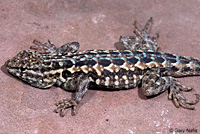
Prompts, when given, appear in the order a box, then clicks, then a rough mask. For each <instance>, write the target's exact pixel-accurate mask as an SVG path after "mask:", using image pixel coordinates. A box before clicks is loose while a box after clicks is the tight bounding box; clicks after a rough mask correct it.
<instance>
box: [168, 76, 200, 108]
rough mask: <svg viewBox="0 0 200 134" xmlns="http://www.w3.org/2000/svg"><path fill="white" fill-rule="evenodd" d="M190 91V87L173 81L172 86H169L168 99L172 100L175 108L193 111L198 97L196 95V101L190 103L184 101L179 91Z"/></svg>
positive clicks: (199, 96) (186, 100)
mask: <svg viewBox="0 0 200 134" xmlns="http://www.w3.org/2000/svg"><path fill="white" fill-rule="evenodd" d="M190 90H192V88H191V87H187V86H183V85H182V84H180V83H179V82H178V81H177V80H175V79H173V82H172V85H171V86H170V93H169V99H170V100H172V101H173V102H174V104H175V106H176V107H177V108H179V107H180V106H181V107H183V108H186V109H191V110H193V109H195V107H194V106H193V105H194V104H196V103H198V102H199V98H200V95H199V94H195V95H196V99H195V100H193V101H190V100H188V99H186V98H185V97H184V96H183V95H182V94H181V92H180V91H190Z"/></svg>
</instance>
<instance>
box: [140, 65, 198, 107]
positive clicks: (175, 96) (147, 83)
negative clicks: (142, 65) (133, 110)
mask: <svg viewBox="0 0 200 134" xmlns="http://www.w3.org/2000/svg"><path fill="white" fill-rule="evenodd" d="M168 89H169V96H168V98H169V100H172V101H173V103H174V104H175V106H176V107H177V108H178V107H180V106H181V107H183V108H186V109H194V108H195V107H194V106H193V105H194V104H196V103H198V102H199V98H200V95H198V94H195V95H196V99H195V100H194V101H190V100H188V99H186V98H185V97H184V96H183V95H182V94H181V91H190V90H192V88H191V87H187V86H184V85H182V84H180V83H179V82H178V81H177V80H176V79H175V78H173V77H171V76H162V72H160V69H156V68H155V69H151V70H149V71H147V72H146V73H145V74H144V76H143V78H142V90H143V93H144V95H146V96H153V95H157V94H160V93H162V92H164V91H166V90H168Z"/></svg>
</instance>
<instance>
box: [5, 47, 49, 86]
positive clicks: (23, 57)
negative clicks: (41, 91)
mask: <svg viewBox="0 0 200 134" xmlns="http://www.w3.org/2000/svg"><path fill="white" fill-rule="evenodd" d="M42 63H43V57H42V54H40V53H36V52H32V51H30V50H23V51H21V52H19V53H18V54H17V55H16V56H15V57H13V58H12V59H9V60H8V61H6V63H5V67H6V69H7V70H8V72H9V73H10V74H12V75H14V76H15V77H18V78H20V79H22V80H23V81H25V82H27V83H29V84H31V85H32V86H35V87H39V88H47V87H50V86H51V85H52V82H47V81H48V80H46V81H45V80H44V74H43V73H42Z"/></svg>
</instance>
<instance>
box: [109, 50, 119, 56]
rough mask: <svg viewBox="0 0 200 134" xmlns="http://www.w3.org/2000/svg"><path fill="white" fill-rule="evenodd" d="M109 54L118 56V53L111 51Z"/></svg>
mask: <svg viewBox="0 0 200 134" xmlns="http://www.w3.org/2000/svg"><path fill="white" fill-rule="evenodd" d="M110 54H116V55H118V54H119V52H116V51H111V52H110Z"/></svg>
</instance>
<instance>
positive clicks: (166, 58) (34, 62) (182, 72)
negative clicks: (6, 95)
mask: <svg viewBox="0 0 200 134" xmlns="http://www.w3.org/2000/svg"><path fill="white" fill-rule="evenodd" d="M152 24H153V18H152V17H151V18H150V19H149V20H148V21H147V22H146V24H145V26H144V28H142V27H141V25H140V24H139V23H138V22H137V21H135V22H134V26H135V29H134V33H135V35H134V36H120V39H119V41H120V42H121V43H122V44H123V46H124V48H125V49H124V50H87V51H82V52H77V51H78V49H79V46H80V44H79V43H78V42H71V43H67V44H65V45H63V46H61V47H60V48H56V47H55V45H54V44H53V43H52V42H51V41H50V40H48V43H41V42H39V41H37V40H34V41H33V43H34V45H33V46H31V47H30V50H23V51H21V52H19V53H18V54H17V55H16V56H15V57H13V58H12V59H9V60H7V61H6V63H5V66H6V69H7V70H8V72H9V73H11V74H12V75H14V76H16V77H18V78H20V79H21V80H23V81H25V82H27V83H29V84H30V85H31V86H34V87H37V88H50V87H52V86H53V85H57V86H59V87H61V88H63V89H65V90H68V91H73V92H74V93H73V95H72V98H71V99H67V98H64V99H62V100H60V101H58V102H56V103H55V105H56V109H55V110H54V112H56V113H59V115H60V116H61V117H63V116H65V111H66V109H68V108H71V109H72V113H71V114H72V115H75V114H76V107H77V105H78V104H79V103H80V101H81V100H82V98H83V97H84V95H85V94H86V92H87V91H88V88H90V87H91V86H96V87H102V88H109V89H110V90H113V89H115V90H116V89H117V90H120V89H132V88H135V87H138V86H140V87H141V89H142V92H143V94H144V95H145V96H155V95H159V94H161V93H163V92H164V91H167V90H168V91H169V95H168V99H169V100H172V102H173V103H174V104H175V106H176V107H177V108H178V107H183V108H185V109H191V110H193V109H195V106H194V105H195V104H196V103H198V101H199V98H200V95H199V94H195V95H196V99H195V100H193V101H191V100H188V99H187V98H186V97H184V96H183V94H182V92H184V91H190V90H192V88H191V87H188V86H184V85H182V84H181V83H180V82H179V81H178V80H177V79H176V78H177V77H184V76H193V75H195V76H196V75H200V59H197V58H192V57H185V56H180V55H176V54H170V53H164V52H159V51H158V49H159V46H158V44H157V40H158V37H159V34H158V33H156V34H154V35H153V36H150V35H149V33H148V32H149V29H150V27H151V26H152Z"/></svg>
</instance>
